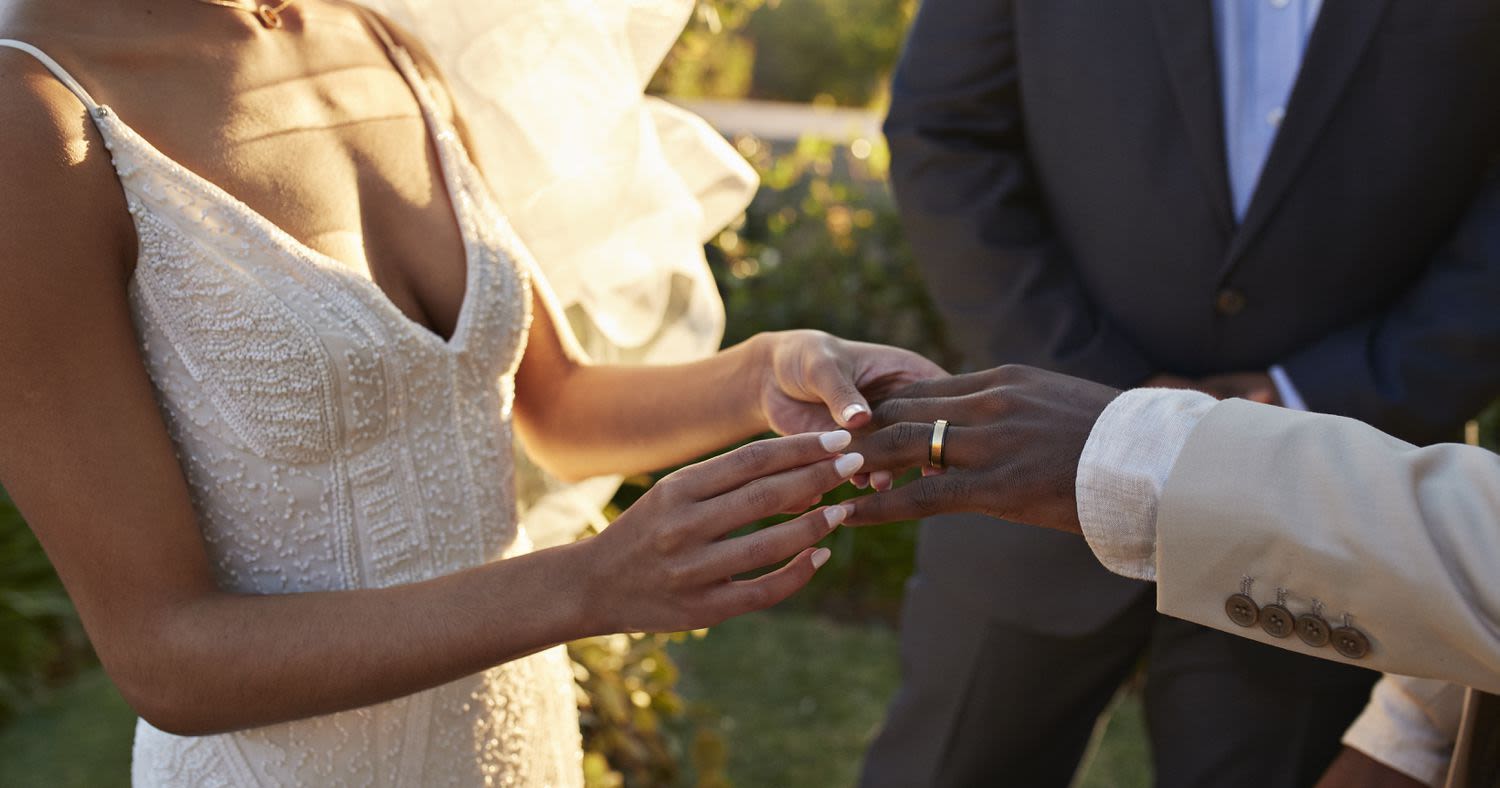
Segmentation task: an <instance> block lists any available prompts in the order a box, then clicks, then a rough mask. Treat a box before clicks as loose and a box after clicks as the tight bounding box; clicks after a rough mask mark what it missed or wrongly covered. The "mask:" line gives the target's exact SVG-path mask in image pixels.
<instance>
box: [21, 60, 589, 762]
mask: <svg viewBox="0 0 1500 788" xmlns="http://www.w3.org/2000/svg"><path fill="white" fill-rule="evenodd" d="M0 43H3V42H0ZM392 59H393V62H395V64H396V66H397V67H398V68H399V69H400V70H401V71H402V73H403V74H404V75H405V76H406V77H407V80H408V82H409V83H410V84H411V86H412V89H413V90H414V92H415V93H416V95H417V98H418V101H419V103H420V104H421V106H422V110H423V113H424V115H425V116H426V120H427V123H428V125H429V128H430V129H431V130H432V132H433V138H434V145H435V146H436V149H437V152H438V158H439V162H440V165H441V169H442V174H443V179H444V182H445V186H446V188H447V190H448V193H449V195H450V197H451V201H452V204H453V206H454V211H455V214H456V217H457V220H458V223H459V227H460V230H461V232H462V235H463V238H464V247H465V255H466V263H467V280H466V289H465V295H464V298H463V303H462V307H461V310H460V313H459V318H458V323H457V326H456V328H455V330H454V333H453V336H452V337H451V338H450V339H448V340H444V339H442V338H441V337H439V336H438V335H437V334H434V333H433V332H432V331H430V330H428V329H427V328H426V327H424V326H422V325H420V324H417V323H415V322H413V321H412V320H411V319H409V318H407V317H406V316H405V315H404V314H403V313H402V312H401V311H400V310H399V309H398V308H397V307H396V306H395V305H394V304H393V303H392V302H391V301H390V300H389V299H388V298H387V297H386V296H385V294H384V293H383V292H382V291H381V290H380V289H379V288H378V287H377V286H376V285H375V283H374V282H373V281H372V280H371V279H369V278H368V276H367V275H366V274H364V273H363V272H356V271H354V270H352V269H350V268H349V267H347V266H344V265H343V264H341V263H338V262H337V261H334V260H332V259H330V258H327V257H325V256H323V255H320V254H319V253H317V252H315V251H313V250H312V249H310V248H308V247H307V246H305V245H303V244H301V243H299V242H298V241H296V240H295V239H293V238H292V237H291V236H290V235H288V234H287V233H285V232H283V231H282V230H281V229H280V228H278V227H277V226H275V225H274V224H272V223H271V222H270V221H268V220H266V219H265V218H264V217H262V216H260V215H259V214H256V213H255V212H253V211H252V210H250V209H249V208H248V207H247V206H246V205H245V204H244V203H242V202H240V201H239V200H237V199H235V198H233V197H231V196H230V195H228V194H226V193H225V192H223V191H222V190H220V189H219V188H218V187H216V186H214V185H213V184H211V183H209V182H208V181H206V180H204V179H203V178H200V177H198V176H197V175H195V174H194V173H192V172H190V171H188V170H187V169H186V168H184V167H182V166H181V165H180V164H178V163H177V162H175V161H173V160H172V159H170V158H168V157H167V156H165V155H163V154H162V153H160V152H159V151H157V150H156V149H155V148H154V147H152V146H151V145H150V144H149V143H148V142H146V140H144V139H143V138H141V137H140V136H139V135H138V134H136V133H135V131H134V130H132V129H131V128H130V127H129V126H128V125H126V124H125V123H124V122H123V121H122V120H121V119H120V118H119V117H118V116H117V115H116V114H115V113H114V112H113V111H112V110H111V109H110V108H108V107H105V106H99V105H96V104H94V103H93V102H92V100H91V99H89V98H88V97H87V94H86V93H84V92H83V91H82V89H81V88H77V87H76V82H73V81H72V80H71V79H70V78H65V79H64V81H65V82H68V83H69V84H70V87H75V88H76V90H75V92H78V93H80V98H81V99H83V100H84V101H85V103H86V104H88V105H89V108H90V113H91V114H92V116H93V118H94V120H95V122H96V124H97V126H98V128H99V131H100V133H101V135H102V136H103V138H104V140H105V144H106V146H107V147H108V148H109V150H110V153H111V156H112V159H113V162H114V164H115V168H116V170H117V171H118V173H119V176H120V182H121V184H122V185H123V187H124V191H125V197H126V203H127V205H128V207H129V210H130V213H131V215H132V218H133V220H134V223H135V227H136V231H137V234H138V237H139V239H140V250H139V255H138V260H137V264H136V268H135V272H134V274H133V278H132V280H131V283H130V300H131V307H132V311H133V315H134V318H135V324H136V328H137V331H138V334H139V337H140V342H141V347H142V348H143V352H144V357H145V360H146V364H147V366H148V370H149V373H150V377H151V380H152V382H153V384H154V386H155V389H156V393H157V399H158V402H159V404H160V407H161V411H162V413H163V416H164V419H165V421H166V424H167V426H168V430H169V432H170V434H171V436H172V439H173V441H174V443H175V445H176V449H177V452H178V459H179V461H180V463H181V465H182V468H183V471H184V473H185V475H186V477H187V480H188V483H189V487H190V490H191V495H192V499H193V505H194V509H195V511H196V513H197V515H198V519H199V523H200V526H201V528H202V532H203V537H204V541H205V543H206V545H207V548H208V552H209V555H210V558H211V560H212V563H213V571H214V574H215V576H216V577H217V579H218V582H219V583H220V585H221V586H222V587H223V588H225V589H227V590H232V591H236V592H242V593H254V594H285V593H298V592H308V591H328V590H341V589H353V588H369V587H380V586H390V585H395V584H401V583H409V582H414V581H420V580H423V579H426V578H431V577H434V576H438V575H442V574H446V573H451V572H455V571H458V570H461V569H464V568H468V567H472V566H475V565H478V564H481V563H484V562H487V561H493V560H498V559H500V558H503V557H506V556H510V555H515V554H518V553H522V552H525V551H527V550H529V549H530V544H529V542H528V540H527V539H526V536H525V534H524V533H523V532H522V531H520V529H519V527H518V525H517V515H516V502H515V494H514V486H513V479H512V477H513V469H514V461H513V456H512V445H511V441H512V431H511V420H510V412H511V405H512V398H513V387H514V376H515V371H516V368H517V365H518V364H519V362H520V357H521V353H522V349H523V346H524V342H525V337H526V334H527V330H528V326H529V322H530V317H531V315H530V303H531V297H530V288H531V283H530V279H529V274H528V272H529V270H531V269H530V265H529V262H528V261H526V258H525V255H526V251H525V249H524V248H523V247H522V245H521V244H520V243H519V241H518V240H517V238H516V236H515V234H514V233H513V232H512V231H511V229H510V227H509V226H508V225H507V223H506V221H505V219H504V217H503V216H501V214H500V213H499V211H498V209H497V208H496V206H495V204H494V202H493V201H492V200H491V198H490V196H489V194H488V192H487V190H486V187H485V186H484V184H483V181H482V180H481V179H480V176H479V174H478V172H477V171H476V170H475V169H474V167H473V166H472V164H471V163H470V161H469V159H468V156H467V154H466V152H465V151H464V149H463V146H462V145H461V144H460V142H459V140H458V138H457V135H456V134H455V132H454V130H453V129H452V128H451V127H449V125H448V124H447V123H446V122H444V121H443V120H442V119H441V118H440V117H439V116H438V115H437V113H435V112H434V111H433V101H432V98H431V96H430V95H429V93H428V88H427V86H426V84H425V83H424V82H423V80H422V78H421V76H420V74H419V73H418V72H417V70H416V68H415V67H414V66H413V64H412V63H411V61H410V59H409V58H408V57H407V55H406V53H405V52H404V51H403V50H401V49H399V48H396V47H394V46H393V48H392ZM44 62H46V63H48V64H49V68H54V70H55V71H58V72H60V67H56V64H55V63H54V62H51V61H50V60H47V59H45V58H44ZM59 76H60V78H62V77H65V74H61V73H60V74H59ZM494 623H495V625H496V626H503V625H504V622H494ZM399 636H400V633H397V632H393V633H392V637H399ZM328 668H329V670H337V669H338V666H337V665H329V666H328ZM576 714H577V712H576V708H575V701H574V690H573V686H572V672H571V667H570V665H569V663H568V661H567V658H566V655H565V654H563V653H562V652H561V650H560V649H554V650H551V651H548V652H544V653H542V654H538V655H536V656H533V657H529V658H526V659H522V660H517V661H514V662H511V663H507V664H505V665H501V666H499V667H496V668H494V669H491V670H489V671H486V672H483V673H480V674H477V675H475V676H471V677H468V678H466V679H463V680H460V681H458V682H454V683H453V684H449V685H445V686H443V687H439V688H437V689H434V690H430V691H427V692H422V693H418V694H416V695H412V696H408V697H405V698H401V699H398V700H395V701H391V702H388V703H383V704H379V705H377V706H372V707H368V708H365V709H358V710H354V711H349V712H343V713H339V714H333V715H328V716H325V717H317V718H312V719H308V720H301V721H297V722H292V723H287V724H282V725H275V726H269V727H266V728H259V729H253V730H249V731H243V732H239V733H233V734H226V735H219V736H206V737H199V738H186V737H177V736H172V735H169V734H166V733H163V732H161V731H158V730H156V729H154V728H152V727H151V726H150V725H148V724H146V723H145V722H144V721H143V722H141V723H140V724H139V726H138V729H137V737H136V749H135V765H134V769H133V772H134V778H135V781H136V782H137V784H149V785H210V784H223V785H251V784H266V785H272V784H274V785H282V784H319V785H323V784H330V785H331V784H346V783H347V784H361V785H417V784H422V785H428V784H455V785H514V786H557V785H576V784H580V783H581V776H580V764H581V755H580V752H579V733H578V727H577V716H576Z"/></svg>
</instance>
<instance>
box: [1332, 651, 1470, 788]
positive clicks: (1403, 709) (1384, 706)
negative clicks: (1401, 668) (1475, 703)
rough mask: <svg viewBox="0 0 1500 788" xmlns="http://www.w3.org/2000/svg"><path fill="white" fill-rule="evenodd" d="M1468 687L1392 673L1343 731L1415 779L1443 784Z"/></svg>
mask: <svg viewBox="0 0 1500 788" xmlns="http://www.w3.org/2000/svg"><path fill="white" fill-rule="evenodd" d="M1463 705H1464V688H1463V687H1460V686H1458V685H1456V684H1449V683H1447V682H1443V681H1437V680H1435V679H1416V678H1411V677H1408V676H1392V675H1388V676H1385V677H1383V678H1381V680H1380V682H1379V683H1377V684H1376V685H1375V689H1374V691H1373V692H1371V693H1370V703H1369V705H1367V706H1365V710H1364V712H1362V713H1361V714H1360V715H1359V718H1358V719H1356V720H1355V721H1354V724H1353V725H1351V726H1349V730H1348V731H1346V732H1345V733H1344V744H1345V745H1346V746H1348V747H1352V748H1354V749H1356V750H1359V751H1360V752H1362V753H1364V754H1365V755H1368V756H1370V758H1372V759H1374V760H1376V761H1379V762H1380V763H1383V764H1385V765H1386V766H1389V767H1391V768H1392V769H1395V770H1396V771H1398V772H1401V773H1402V774H1405V775H1407V776H1409V777H1411V778H1412V779H1414V780H1420V781H1422V782H1424V783H1426V784H1428V785H1431V786H1433V787H1434V788H1441V786H1442V785H1443V783H1444V782H1445V781H1446V780H1447V778H1448V761H1449V759H1450V758H1452V756H1453V744H1454V742H1455V741H1456V740H1457V739H1458V727H1459V723H1460V722H1461V721H1462V719H1463Z"/></svg>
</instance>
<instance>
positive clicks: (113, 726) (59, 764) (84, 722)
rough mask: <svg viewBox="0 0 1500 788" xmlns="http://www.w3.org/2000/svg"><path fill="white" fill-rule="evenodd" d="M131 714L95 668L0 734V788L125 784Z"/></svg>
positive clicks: (127, 781) (92, 787)
mask: <svg viewBox="0 0 1500 788" xmlns="http://www.w3.org/2000/svg"><path fill="white" fill-rule="evenodd" d="M134 730H135V713H134V712H132V711H131V710H130V707H129V706H127V705H125V700H124V699H123V698H121V697H120V693H118V692H116V691H115V686H114V685H113V684H111V683H110V681H109V677H108V676H106V675H104V671H103V670H102V669H99V668H94V669H93V670H90V671H88V672H86V673H84V674H82V675H81V676H79V678H78V679H77V680H75V681H74V682H73V683H71V684H69V685H68V686H66V687H64V688H62V689H61V690H59V691H58V692H57V694H55V695H53V696H52V697H50V698H49V699H48V701H47V702H46V703H45V704H44V705H42V706H39V707H37V708H35V709H31V710H30V711H28V712H26V713H25V714H24V715H23V716H21V717H20V718H19V719H17V720H16V721H15V722H13V723H11V724H10V725H8V726H6V727H5V728H4V729H3V730H0V785H18V786H19V785H37V786H43V785H44V786H49V788H74V786H76V787H77V788H111V786H128V785H130V742H131V737H132V735H133V734H134Z"/></svg>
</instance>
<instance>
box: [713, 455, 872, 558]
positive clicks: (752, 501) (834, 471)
mask: <svg viewBox="0 0 1500 788" xmlns="http://www.w3.org/2000/svg"><path fill="white" fill-rule="evenodd" d="M864 462H865V459H864V457H862V456H860V455H859V454H858V453H854V454H844V455H841V456H839V457H837V458H833V459H828V460H825V461H823V462H819V463H814V464H812V465H805V466H803V467H801V468H793V469H792V470H789V471H782V472H781V473H777V474H773V475H771V476H765V477H762V478H759V479H755V480H752V481H750V482H748V483H747V484H744V485H742V486H741V487H739V488H737V489H734V490H730V491H728V492H726V493H724V494H723V495H720V496H718V497H717V498H714V499H713V500H711V501H706V502H704V505H705V506H711V507H713V509H712V510H711V511H712V512H713V514H712V515H711V517H712V522H710V523H709V524H708V528H709V532H710V536H711V538H715V539H717V538H719V537H720V536H723V535H724V534H727V533H729V532H730V531H733V530H734V529H736V528H739V527H740V526H742V525H744V524H745V523H748V522H751V521H753V520H758V519H760V518H762V517H769V516H770V515H773V514H779V513H781V512H784V511H786V510H787V509H788V508H790V507H791V506H792V505H794V504H796V503H798V502H801V501H806V500H807V499H808V498H810V497H812V496H814V495H821V494H822V493H826V492H828V491H829V490H832V489H833V488H835V487H837V486H839V485H840V484H843V483H844V482H845V481H847V480H848V479H849V477H850V476H853V475H854V472H855V471H857V470H859V469H860V467H861V466H863V465H864Z"/></svg>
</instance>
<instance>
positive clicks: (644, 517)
mask: <svg viewBox="0 0 1500 788" xmlns="http://www.w3.org/2000/svg"><path fill="white" fill-rule="evenodd" d="M849 441H850V436H849V433H847V432H845V431H843V430H838V431H834V432H827V433H823V434H821V435H819V434H804V435H795V436H792V437H788V438H775V439H772V440H766V441H759V442H756V443H751V444H748V445H746V446H742V447H740V448H738V449H736V450H734V451H731V452H729V453H727V454H723V455H721V456H718V457H715V458H713V459H710V460H706V461H704V462H701V463H698V464H697V465H692V466H689V467H686V468H683V469H682V470H679V471H677V472H676V473H673V474H672V475H670V476H668V477H666V478H665V479H662V480H661V481H660V482H658V483H657V484H656V485H655V486H654V487H652V488H651V490H650V491H649V492H647V493H646V494H645V496H643V497H642V498H641V499H640V500H639V501H637V502H636V504H635V505H634V506H632V507H630V509H629V510H627V511H626V512H625V513H624V514H622V515H620V517H619V519H617V520H615V522H614V523H613V524H612V525H610V526H609V527H608V528H606V529H605V530H604V532H603V533H601V534H599V536H597V537H595V538H593V539H591V540H588V541H587V542H585V543H582V544H590V549H591V550H593V552H594V560H593V562H592V563H591V565H592V566H595V567H597V568H598V571H596V572H592V573H591V576H592V577H593V578H594V580H593V582H594V583H595V584H596V585H595V587H594V588H593V589H591V591H592V593H590V594H589V595H588V597H589V598H590V599H592V600H594V603H595V604H596V605H597V607H596V609H595V610H594V611H593V612H592V617H593V618H594V621H595V628H596V629H597V630H598V631H600V632H675V631H680V630H686V629H697V628H701V627H707V626H712V625H714V624H717V623H719V622H720V621H723V620H724V619H727V618H731V617H733V616H737V615H740V614H742V613H748V612H751V611H753V610H760V609H762V608H766V607H770V606H771V605H774V604H776V603H778V602H780V601H781V600H783V599H786V598H787V597H789V596H791V595H792V594H793V593H794V592H796V591H797V590H798V589H799V588H801V587H802V586H803V585H805V584H806V583H807V581H808V580H810V579H812V576H813V573H814V572H815V571H817V569H818V567H820V566H822V565H823V563H824V562H825V561H827V560H828V555H829V553H828V550H827V549H817V550H814V549H813V545H815V544H817V543H818V541H820V540H821V539H822V538H823V537H825V536H827V535H828V533H829V532H830V531H832V530H833V529H834V528H835V527H836V526H837V525H838V524H839V523H840V522H842V521H843V520H844V517H845V516H846V515H847V514H848V509H847V507H844V506H830V507H825V508H822V509H816V510H814V511H811V512H808V513H806V514H804V515H802V516H801V517H798V518H796V519H794V520H791V521H789V522H786V523H782V524H780V525H775V526H772V527H769V528H765V529H762V530H760V531H756V532H754V533H751V534H748V535H745V536H740V537H737V538H732V539H731V538H725V537H727V536H728V535H729V534H730V532H732V531H734V530H735V529H737V528H740V527H741V526H744V525H746V524H748V523H752V522H754V521H755V520H758V519H760V518H762V517H767V516H770V515H773V514H778V513H781V512H787V511H793V510H800V509H802V508H805V507H806V506H807V505H808V502H809V501H816V500H817V499H818V498H819V497H820V496H821V495H822V494H823V493H825V492H827V491H828V490H831V489H833V488H834V487H837V486H838V485H839V484H841V483H843V482H844V481H845V480H846V479H848V478H849V476H850V475H852V474H853V473H854V472H855V471H856V470H858V469H859V466H860V464H861V463H862V462H863V461H864V460H863V458H862V457H860V456H859V455H858V454H841V453H840V452H842V451H843V450H844V449H845V448H847V447H848V445H849ZM788 557H792V560H791V561H790V562H788V563H787V564H786V565H785V566H783V567H781V568H780V569H777V570H776V571H774V572H771V573H769V574H765V575H762V576H760V577H758V578H755V579H753V580H734V579H733V577H734V576H735V575H738V574H742V573H745V572H749V571H752V570H755V569H759V568H761V567H764V566H767V565H770V564H773V563H776V562H778V561H782V560H784V559H786V558H788Z"/></svg>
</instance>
